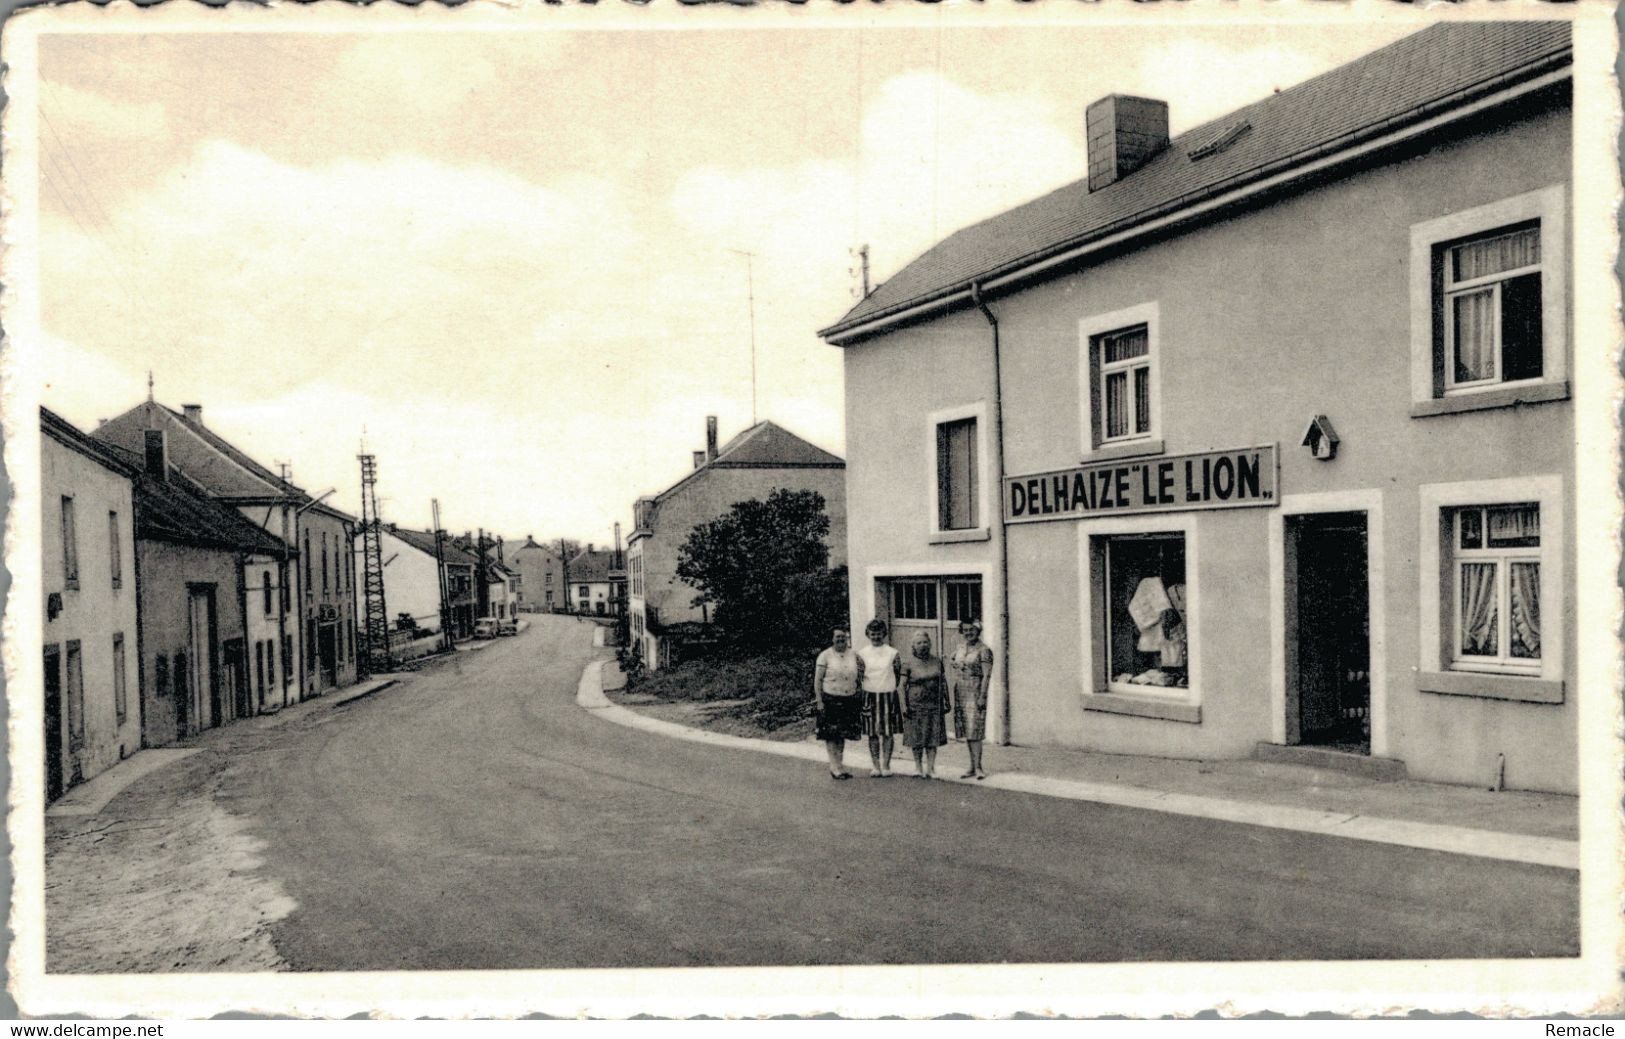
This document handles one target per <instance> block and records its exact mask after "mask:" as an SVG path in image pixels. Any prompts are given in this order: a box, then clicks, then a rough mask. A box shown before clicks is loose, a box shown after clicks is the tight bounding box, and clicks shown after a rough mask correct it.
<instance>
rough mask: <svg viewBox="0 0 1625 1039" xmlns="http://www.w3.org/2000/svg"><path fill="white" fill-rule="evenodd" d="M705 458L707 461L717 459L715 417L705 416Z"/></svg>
mask: <svg viewBox="0 0 1625 1039" xmlns="http://www.w3.org/2000/svg"><path fill="white" fill-rule="evenodd" d="M705 460H706V462H707V463H709V462H715V461H716V460H717V417H716V416H715V415H707V416H705Z"/></svg>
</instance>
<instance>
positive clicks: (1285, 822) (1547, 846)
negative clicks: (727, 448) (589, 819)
mask: <svg viewBox="0 0 1625 1039" xmlns="http://www.w3.org/2000/svg"><path fill="white" fill-rule="evenodd" d="M605 663H606V662H605V661H602V660H597V661H593V662H592V663H590V664H588V665H587V666H586V668H585V669H583V670H582V672H581V681H580V683H579V684H578V685H577V687H576V704H577V705H578V706H580V707H582V708H584V709H586V710H587V711H590V712H592V713H593V714H596V715H597V716H598V717H600V718H603V719H604V720H606V721H611V722H614V723H615V724H616V725H622V726H625V727H627V728H629V729H640V730H642V731H644V732H648V733H653V734H655V735H658V736H667V737H671V738H673V739H680V740H688V741H689V742H691V743H704V744H708V745H710V746H713V747H726V748H728V749H731V750H749V751H755V752H757V753H759V754H774V755H777V756H779V757H784V758H799V759H801V760H803V761H812V762H816V763H819V764H823V763H824V760H825V759H824V750H823V748H822V747H814V746H811V745H808V744H801V743H777V742H775V741H773V740H760V739H751V738H749V737H745V736H728V735H724V734H723V733H720V732H707V731H706V730H704V729H695V728H690V727H689V726H687V725H678V724H677V723H675V722H667V721H660V720H659V719H657V718H649V717H645V716H644V715H641V714H638V713H637V712H636V711H633V710H631V709H630V708H627V707H622V706H621V705H620V704H618V703H614V702H613V701H611V700H610V699H609V697H608V696H606V695H604V688H603V682H604V680H603V669H604V664H605ZM937 781H938V782H945V783H958V784H960V785H962V786H978V787H992V788H994V789H997V790H1009V791H1012V792H1014V793H1022V794H1037V795H1038V796H1040V797H1056V798H1062V799H1065V800H1071V801H1088V802H1092V803H1094V804H1109V805H1116V806H1119V807H1123V808H1138V809H1142V810H1145V811H1150V812H1165V813H1167V814H1170V815H1184V816H1191V817H1194V818H1200V819H1217V820H1220V821H1223V822H1231V823H1242V824H1245V825H1249V826H1263V827H1267V828H1269V829H1272V830H1291V831H1294V832H1297V833H1313V834H1319V835H1321V836H1326V837H1342V838H1345V839H1347V840H1355V841H1367V842H1370V843H1373V844H1392V845H1397V846H1400V847H1405V848H1417V849H1420V850H1423V851H1442V852H1448V853H1450V854H1452V855H1468V856H1472V857H1474V858H1482V859H1498V860H1500V861H1503V862H1521V863H1525V864H1528V865H1534V866H1550V867H1553V868H1556V869H1567V870H1578V869H1579V868H1580V843H1579V842H1578V841H1565V840H1558V839H1556V838H1553V837H1534V836H1529V835H1527V834H1518V833H1498V832H1496V831H1493V830H1475V829H1470V828H1468V827H1463V826H1440V825H1437V824H1434V823H1420V822H1414V821H1411V820H1406V819H1386V818H1381V817H1378V816H1372V815H1351V814H1349V813H1347V812H1328V811H1322V810H1320V809H1315V808H1295V807H1292V806H1290V805H1273V804H1264V803H1260V802H1257V801H1231V800H1226V799H1224V798H1219V797H1201V796H1197V795H1194V794H1176V793H1171V792H1168V791H1163V790H1152V789H1148V788H1145V787H1134V786H1119V785H1115V784H1111V783H1090V782H1083V781H1079V780H1071V779H1055V778H1052V777H1049V776H1035V775H1031V774H1023V773H1011V774H1005V775H994V776H990V777H988V778H987V779H984V780H970V779H957V778H951V777H941V778H939V779H938V780H937Z"/></svg>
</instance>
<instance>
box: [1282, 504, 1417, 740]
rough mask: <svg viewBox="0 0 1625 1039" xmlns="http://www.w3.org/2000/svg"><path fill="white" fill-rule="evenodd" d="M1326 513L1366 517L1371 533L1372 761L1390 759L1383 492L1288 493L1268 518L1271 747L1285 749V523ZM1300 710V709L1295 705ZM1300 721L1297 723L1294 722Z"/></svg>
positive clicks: (1368, 571) (1368, 596) (1368, 606)
mask: <svg viewBox="0 0 1625 1039" xmlns="http://www.w3.org/2000/svg"><path fill="white" fill-rule="evenodd" d="M1325 512H1363V513H1365V532H1366V552H1365V567H1366V600H1367V604H1366V610H1367V618H1368V622H1369V627H1370V654H1371V757H1374V758H1385V757H1388V756H1389V754H1388V624H1387V609H1386V602H1387V587H1386V585H1385V584H1384V580H1385V578H1384V574H1385V572H1386V571H1385V564H1384V559H1383V544H1384V542H1383V518H1382V491H1381V490H1380V489H1377V488H1372V489H1369V490H1358V491H1326V492H1322V493H1318V494H1288V495H1283V496H1282V497H1281V504H1280V507H1279V508H1275V509H1271V510H1270V516H1269V567H1270V577H1269V589H1270V742H1271V743H1276V744H1281V745H1283V746H1284V745H1286V743H1287V732H1288V724H1289V721H1288V718H1287V696H1286V689H1287V674H1286V669H1287V646H1286V602H1287V594H1286V583H1287V572H1286V518H1287V517H1288V516H1306V515H1313V514H1316V513H1325ZM1294 706H1295V705H1294ZM1292 722H1293V723H1295V722H1296V718H1294V719H1292Z"/></svg>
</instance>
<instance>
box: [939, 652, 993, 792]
mask: <svg viewBox="0 0 1625 1039" xmlns="http://www.w3.org/2000/svg"><path fill="white" fill-rule="evenodd" d="M959 635H960V637H961V638H962V639H963V640H964V644H963V645H961V646H960V647H959V648H958V649H956V650H954V655H953V660H952V661H951V662H950V664H949V672H950V676H949V684H950V686H951V689H952V692H953V704H954V738H956V739H961V740H964V741H965V746H966V748H968V749H969V750H970V768H968V769H966V770H965V772H964V774H963V775H961V776H960V777H959V778H961V779H970V778H972V777H973V776H974V777H975V778H977V779H986V778H987V773H986V772H984V771H982V741H983V740H984V739H986V738H987V688H988V684H989V683H990V682H992V680H993V651H992V650H991V649H989V648H988V647H987V645H986V643H984V642H983V641H982V625H981V624H980V623H978V622H976V621H966V622H965V623H963V624H961V625H960V626H959Z"/></svg>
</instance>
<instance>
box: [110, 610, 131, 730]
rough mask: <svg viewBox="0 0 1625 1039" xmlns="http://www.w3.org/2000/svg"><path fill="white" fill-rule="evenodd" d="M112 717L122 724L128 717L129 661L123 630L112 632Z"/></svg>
mask: <svg viewBox="0 0 1625 1039" xmlns="http://www.w3.org/2000/svg"><path fill="white" fill-rule="evenodd" d="M113 717H114V721H115V722H116V723H117V724H118V725H123V724H124V723H125V721H126V720H128V719H129V717H130V685H129V663H128V661H126V660H125V657H124V632H122V631H115V632H114V633H113Z"/></svg>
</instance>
